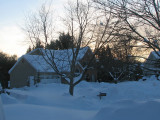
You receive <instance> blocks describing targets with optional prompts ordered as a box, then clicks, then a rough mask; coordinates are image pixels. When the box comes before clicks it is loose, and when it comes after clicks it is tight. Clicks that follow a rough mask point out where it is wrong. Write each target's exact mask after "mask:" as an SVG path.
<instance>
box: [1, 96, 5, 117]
mask: <svg viewBox="0 0 160 120" xmlns="http://www.w3.org/2000/svg"><path fill="white" fill-rule="evenodd" d="M0 120H5V117H4V112H3V105H2V100H1V96H0Z"/></svg>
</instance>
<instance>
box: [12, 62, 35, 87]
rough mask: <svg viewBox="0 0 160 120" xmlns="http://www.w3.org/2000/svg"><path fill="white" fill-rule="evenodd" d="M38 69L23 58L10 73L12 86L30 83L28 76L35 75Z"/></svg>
mask: <svg viewBox="0 0 160 120" xmlns="http://www.w3.org/2000/svg"><path fill="white" fill-rule="evenodd" d="M35 75H36V70H35V69H34V68H33V67H32V66H31V65H30V64H29V63H28V62H27V61H26V60H25V59H21V61H19V63H18V64H17V66H16V67H15V68H14V69H13V70H12V72H11V73H10V87H11V88H14V87H16V88H18V87H23V86H27V85H28V77H29V76H35Z"/></svg>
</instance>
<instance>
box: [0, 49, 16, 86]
mask: <svg viewBox="0 0 160 120" xmlns="http://www.w3.org/2000/svg"><path fill="white" fill-rule="evenodd" d="M16 61H17V56H16V55H13V56H9V55H7V54H5V53H3V52H0V84H1V86H2V89H5V88H8V87H9V86H8V81H9V74H8V71H9V70H10V69H11V67H13V65H14V64H15V63H16Z"/></svg>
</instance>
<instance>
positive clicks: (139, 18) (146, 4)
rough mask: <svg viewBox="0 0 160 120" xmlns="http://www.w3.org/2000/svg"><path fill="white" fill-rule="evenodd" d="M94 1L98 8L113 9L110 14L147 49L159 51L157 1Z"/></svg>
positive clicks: (159, 26)
mask: <svg viewBox="0 0 160 120" xmlns="http://www.w3.org/2000/svg"><path fill="white" fill-rule="evenodd" d="M94 1H95V2H96V3H98V4H99V5H100V6H103V7H111V8H113V11H112V14H114V15H115V16H117V17H119V18H121V19H122V20H123V21H124V22H125V24H126V25H127V26H128V27H129V28H130V30H131V31H132V32H134V33H135V34H136V35H138V36H139V37H140V38H139V42H142V43H143V46H144V45H145V46H146V48H147V49H148V48H151V49H153V50H154V51H156V50H160V48H159V34H160V33H159V31H160V17H159V16H160V12H159V11H160V6H159V4H160V1H159V0H114V1H113V0H108V1H103V0H94ZM157 54H158V53H157ZM158 55H159V54H158Z"/></svg>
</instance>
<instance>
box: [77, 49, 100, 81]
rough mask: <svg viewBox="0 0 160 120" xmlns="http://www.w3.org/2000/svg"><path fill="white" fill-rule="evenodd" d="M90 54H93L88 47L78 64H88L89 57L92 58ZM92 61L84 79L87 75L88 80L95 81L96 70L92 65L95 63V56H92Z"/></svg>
mask: <svg viewBox="0 0 160 120" xmlns="http://www.w3.org/2000/svg"><path fill="white" fill-rule="evenodd" d="M92 55H93V53H92V51H91V50H90V49H88V51H87V52H86V54H85V55H84V57H83V58H82V59H81V60H80V64H81V65H82V66H83V67H84V66H85V65H86V64H88V63H89V62H90V59H91V58H92ZM92 62H93V63H92V65H91V66H92V67H90V68H89V69H88V70H87V72H86V75H85V78H84V79H86V77H87V79H88V81H91V82H96V81H97V70H96V68H95V67H94V63H96V59H95V57H94V58H93V61H92Z"/></svg>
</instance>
